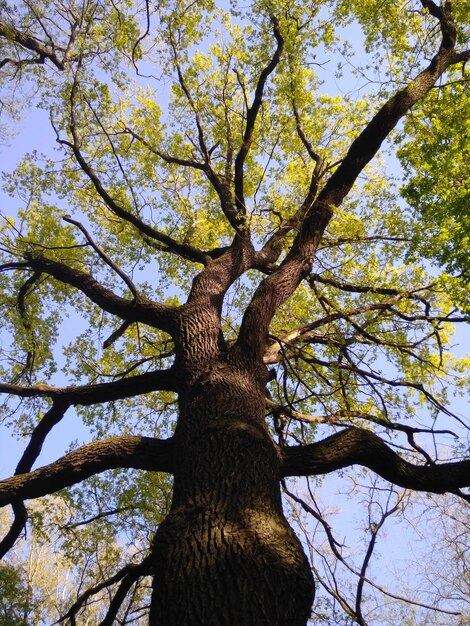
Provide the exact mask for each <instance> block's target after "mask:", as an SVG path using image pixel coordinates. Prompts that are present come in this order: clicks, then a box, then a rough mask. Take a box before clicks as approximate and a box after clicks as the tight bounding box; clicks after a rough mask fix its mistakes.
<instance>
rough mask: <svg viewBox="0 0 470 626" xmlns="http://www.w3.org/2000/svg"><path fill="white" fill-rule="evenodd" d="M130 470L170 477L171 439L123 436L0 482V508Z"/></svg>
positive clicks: (172, 463) (100, 442) (98, 443)
mask: <svg viewBox="0 0 470 626" xmlns="http://www.w3.org/2000/svg"><path fill="white" fill-rule="evenodd" d="M116 468H133V469H143V470H149V471H154V472H168V473H172V472H173V468H174V459H173V443H172V439H166V440H161V439H153V438H150V437H137V436H132V435H123V436H121V437H113V438H112V439H106V440H104V441H93V442H92V443H89V444H87V445H85V446H82V447H81V448H78V449H77V450H74V451H73V452H70V453H69V454H66V455H65V456H63V457H61V458H60V459H58V460H57V461H55V462H54V463H51V464H50V465H45V466H44V467H40V468H39V469H37V470H35V471H33V472H29V473H25V474H20V475H18V476H12V477H11V478H7V479H6V480H2V481H0V506H5V505H6V504H10V503H12V502H17V501H18V500H28V499H31V498H40V497H41V496H45V495H48V494H51V493H55V492H56V491H59V490H60V489H63V488H64V487H70V486H71V485H75V484H76V483H78V482H81V481H82V480H85V479H86V478H89V477H90V476H93V475H94V474H99V473H100V472H104V471H105V470H108V469H116Z"/></svg>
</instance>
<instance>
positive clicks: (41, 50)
mask: <svg viewBox="0 0 470 626" xmlns="http://www.w3.org/2000/svg"><path fill="white" fill-rule="evenodd" d="M0 37H4V38H5V39H7V40H8V41H11V42H13V43H17V44H19V45H20V46H22V47H23V48H25V49H26V50H29V51H30V52H34V53H36V54H37V55H38V58H37V59H35V60H34V62H35V63H44V61H45V60H46V59H49V61H51V63H53V65H55V67H56V68H57V69H58V70H60V71H64V70H65V67H66V62H65V59H59V57H58V56H57V54H56V52H55V50H54V49H53V48H50V47H48V46H45V45H44V44H43V43H41V42H40V41H39V40H38V39H36V38H35V37H32V36H31V35H26V34H25V33H22V32H20V31H19V30H17V29H16V28H14V27H13V26H10V25H7V24H5V23H4V22H0ZM8 62H13V61H12V59H3V60H2V61H0V68H1V67H3V65H5V64H6V63H8Z"/></svg>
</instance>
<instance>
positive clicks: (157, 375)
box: [0, 369, 177, 406]
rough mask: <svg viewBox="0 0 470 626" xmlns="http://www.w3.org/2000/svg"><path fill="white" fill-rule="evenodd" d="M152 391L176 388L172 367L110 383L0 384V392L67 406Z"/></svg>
mask: <svg viewBox="0 0 470 626" xmlns="http://www.w3.org/2000/svg"><path fill="white" fill-rule="evenodd" d="M152 391H177V378H176V375H175V373H174V372H173V370H172V369H168V370H157V371H154V372H147V373H145V374H138V375H136V376H130V377H129V378H121V379H120V380H116V381H113V382H112V383H101V384H97V385H79V386H74V385H71V386H70V387H52V386H50V385H44V384H41V383H40V384H37V385H31V386H30V387H23V386H22V385H11V384H9V383H0V393H9V394H11V395H14V396H19V397H21V398H33V397H37V396H43V397H46V398H51V399H52V400H57V401H61V402H62V403H63V404H66V405H67V406H73V405H81V406H90V405H92V404H99V403H101V402H113V401H114V400H121V399H123V398H130V397H132V396H137V395H142V394H145V393H151V392H152Z"/></svg>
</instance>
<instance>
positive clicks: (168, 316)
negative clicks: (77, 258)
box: [0, 252, 175, 332]
mask: <svg viewBox="0 0 470 626" xmlns="http://www.w3.org/2000/svg"><path fill="white" fill-rule="evenodd" d="M24 257H25V259H26V260H25V261H24V262H18V263H6V264H4V265H1V266H0V272H1V271H7V270H11V269H27V268H31V269H33V270H34V271H36V272H38V271H39V272H45V273H46V274H49V275H50V276H53V277H54V278H56V279H57V280H59V281H61V282H62V283H65V284H67V285H71V286H72V287H75V288H76V289H78V290H79V291H81V292H82V293H83V294H85V295H86V296H87V297H88V298H89V299H90V300H91V301H92V302H94V303H95V304H97V305H98V306H99V307H100V308H101V309H103V311H107V312H108V313H111V314H112V315H117V316H118V317H120V318H122V319H124V320H128V321H132V322H144V323H145V324H148V325H149V326H153V327H154V328H160V329H161V330H164V331H166V332H170V329H171V328H172V321H173V316H174V312H175V308H174V307H170V306H166V305H164V304H160V303H158V302H154V301H152V300H150V299H148V298H146V297H145V296H139V297H138V298H137V299H136V298H134V299H132V300H127V299H125V298H122V297H121V296H117V295H116V294H115V293H114V292H112V291H111V290H110V289H107V288H106V287H104V286H103V285H102V284H101V283H99V282H98V281H97V280H96V279H95V278H93V276H91V274H87V273H86V272H83V271H82V270H79V269H76V268H73V267H70V266H69V265H66V264H65V263H61V262H60V261H55V260H52V259H48V258H47V257H45V256H43V255H42V254H40V253H38V252H34V253H31V252H28V253H24Z"/></svg>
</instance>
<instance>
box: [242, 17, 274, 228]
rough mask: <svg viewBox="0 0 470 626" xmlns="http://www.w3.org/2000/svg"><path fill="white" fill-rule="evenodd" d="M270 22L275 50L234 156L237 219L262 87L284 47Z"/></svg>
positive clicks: (243, 208) (243, 193) (256, 91)
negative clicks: (246, 160) (238, 148)
mask: <svg viewBox="0 0 470 626" xmlns="http://www.w3.org/2000/svg"><path fill="white" fill-rule="evenodd" d="M270 20H271V23H272V25H273V31H274V37H275V38H276V42H277V45H276V50H275V51H274V54H273V56H272V57H271V60H270V62H269V63H268V65H267V66H266V67H265V68H264V69H263V71H262V72H261V74H260V77H259V79H258V84H257V85H256V89H255V96H254V98H253V102H252V104H251V107H249V108H248V110H247V113H246V126H245V132H244V135H243V143H242V145H241V147H240V150H239V151H238V154H237V156H236V157H235V168H234V182H235V207H236V210H237V213H238V215H239V219H240V217H241V216H245V215H246V206H245V191H244V164H245V159H246V157H247V155H248V152H249V150H250V148H251V144H252V143H253V133H254V128H255V123H256V118H257V117H258V113H259V110H260V108H261V105H262V103H263V93H264V87H265V85H266V81H267V80H268V77H269V75H270V74H272V72H273V71H274V70H275V68H276V66H277V64H278V63H279V61H280V59H281V54H282V50H283V48H284V39H283V37H282V35H281V33H280V31H279V22H278V20H277V19H276V18H275V17H274V16H273V15H271V16H270Z"/></svg>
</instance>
